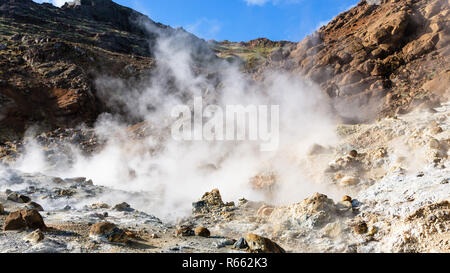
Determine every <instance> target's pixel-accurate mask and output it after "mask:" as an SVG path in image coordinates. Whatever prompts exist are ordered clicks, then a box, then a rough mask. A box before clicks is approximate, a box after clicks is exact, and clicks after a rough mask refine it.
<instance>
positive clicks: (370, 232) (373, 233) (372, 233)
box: [367, 226, 378, 236]
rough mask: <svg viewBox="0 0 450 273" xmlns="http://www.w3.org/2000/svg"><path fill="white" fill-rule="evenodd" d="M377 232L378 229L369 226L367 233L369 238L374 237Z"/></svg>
mask: <svg viewBox="0 0 450 273" xmlns="http://www.w3.org/2000/svg"><path fill="white" fill-rule="evenodd" d="M377 232H378V229H377V228H376V227H375V226H371V227H370V228H369V230H368V231H367V234H368V235H369V236H374V235H375V234H376V233H377Z"/></svg>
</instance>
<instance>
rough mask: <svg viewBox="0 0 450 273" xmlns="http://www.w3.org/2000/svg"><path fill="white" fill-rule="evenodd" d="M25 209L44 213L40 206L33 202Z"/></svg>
mask: <svg viewBox="0 0 450 273" xmlns="http://www.w3.org/2000/svg"><path fill="white" fill-rule="evenodd" d="M26 208H27V209H35V210H37V211H44V208H42V206H41V205H39V204H38V203H36V202H33V201H32V202H29V203H27V205H26Z"/></svg>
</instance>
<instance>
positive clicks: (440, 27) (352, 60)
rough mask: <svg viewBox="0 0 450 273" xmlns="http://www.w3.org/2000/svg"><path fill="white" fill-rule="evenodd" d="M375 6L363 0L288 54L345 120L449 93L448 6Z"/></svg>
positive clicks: (394, 1) (440, 0)
mask: <svg viewBox="0 0 450 273" xmlns="http://www.w3.org/2000/svg"><path fill="white" fill-rule="evenodd" d="M378 2H379V5H376V4H375V5H373V4H369V3H368V2H366V1H361V2H360V3H359V4H358V5H357V6H356V7H354V8H352V9H350V10H349V11H347V12H344V13H342V14H340V15H339V16H337V17H336V18H335V19H334V20H332V21H331V22H330V23H329V24H328V25H326V26H324V27H322V28H321V29H319V30H318V31H317V32H316V33H315V34H314V35H312V36H309V37H307V38H306V39H305V40H304V41H302V42H301V43H299V44H298V46H297V48H296V49H295V50H294V51H293V52H292V53H291V55H290V56H291V57H292V61H293V62H295V63H297V64H298V66H294V69H293V70H294V71H298V73H301V74H303V75H305V76H307V77H308V78H310V79H312V80H313V81H315V82H317V83H319V84H320V86H321V87H322V89H323V90H324V91H325V92H327V93H328V95H329V96H330V97H332V98H335V102H336V108H337V110H338V112H339V113H340V114H342V115H343V116H349V117H355V116H361V115H362V116H365V117H366V118H371V117H374V116H376V115H377V114H379V113H381V114H382V115H390V114H395V113H396V111H399V110H398V109H402V110H404V111H406V110H408V109H410V108H409V107H410V106H414V105H417V104H420V103H423V102H425V101H431V102H433V101H434V100H435V97H436V96H439V97H441V96H442V95H444V93H445V94H448V93H449V91H450V90H449V89H448V83H450V82H449V81H448V79H449V78H448V73H450V72H449V71H448V67H449V43H448V39H449V38H448V37H449V32H448V30H449V29H450V26H449V19H448V18H449V12H450V8H449V2H448V1H447V0H427V1H412V0H400V1H399V0H383V1H378ZM385 97H386V98H387V99H384V98H385ZM349 104H350V105H353V106H354V107H348V106H349ZM348 109H351V111H348ZM355 109H358V111H355ZM352 112H353V114H352ZM355 113H356V114H355Z"/></svg>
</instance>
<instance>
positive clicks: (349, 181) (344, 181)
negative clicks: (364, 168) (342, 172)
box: [341, 176, 359, 186]
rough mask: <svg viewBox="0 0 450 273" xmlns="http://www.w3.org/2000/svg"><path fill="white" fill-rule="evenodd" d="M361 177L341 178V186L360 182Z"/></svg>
mask: <svg viewBox="0 0 450 273" xmlns="http://www.w3.org/2000/svg"><path fill="white" fill-rule="evenodd" d="M358 182H359V179H358V178H356V177H353V176H346V177H344V178H342V179H341V186H352V185H356V184H358Z"/></svg>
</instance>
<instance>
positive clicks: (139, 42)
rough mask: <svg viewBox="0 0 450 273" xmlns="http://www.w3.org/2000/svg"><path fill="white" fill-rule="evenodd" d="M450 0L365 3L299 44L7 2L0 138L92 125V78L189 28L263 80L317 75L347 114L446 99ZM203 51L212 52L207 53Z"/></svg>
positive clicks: (106, 1) (70, 7)
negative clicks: (213, 35)
mask: <svg viewBox="0 0 450 273" xmlns="http://www.w3.org/2000/svg"><path fill="white" fill-rule="evenodd" d="M449 12H450V11H449V2H448V0H427V1H413V0H399V1H395V0H389V1H388V0H383V1H370V2H367V1H361V2H360V3H359V4H358V5H357V6H356V7H354V8H352V9H350V10H349V11H347V12H344V13H342V14H340V15H339V16H337V17H336V18H335V19H334V20H332V21H331V22H330V23H329V24H328V25H326V26H324V27H322V28H321V29H319V30H318V31H317V32H316V33H314V34H313V35H311V36H309V37H307V38H306V39H304V40H303V41H302V42H300V43H298V44H295V43H292V42H287V41H282V42H273V41H270V40H267V39H256V40H253V41H250V42H241V43H234V42H228V41H225V42H220V43H217V42H213V43H210V44H207V43H206V42H204V41H203V40H201V39H198V38H197V37H195V36H193V35H191V34H188V33H186V32H185V31H184V30H182V29H172V28H170V27H168V26H165V25H162V24H159V23H155V22H153V21H152V20H151V19H149V18H147V17H145V16H143V15H142V14H140V13H138V12H136V11H134V10H132V9H129V8H126V7H122V6H120V5H117V4H115V3H114V2H112V1H110V0H78V1H74V2H72V3H70V4H65V5H64V6H63V7H62V8H56V7H54V6H52V5H50V4H37V3H34V2H32V1H31V0H1V1H0V52H1V55H0V75H1V77H0V104H1V106H2V107H1V110H0V117H1V118H2V121H1V122H0V130H1V134H0V135H1V137H0V140H1V139H3V140H5V139H11V138H17V137H20V136H21V134H22V133H23V132H24V130H25V129H26V128H27V127H29V126H30V125H31V124H34V123H36V122H38V123H40V124H41V125H45V126H44V127H47V128H48V129H50V128H55V127H73V126H75V125H77V124H80V123H82V122H84V123H87V124H90V123H92V122H93V121H94V120H95V119H96V117H97V116H98V114H99V113H101V112H102V111H105V110H106V109H105V105H103V104H102V102H101V101H100V100H99V99H98V98H97V96H96V93H97V92H96V89H95V86H94V84H93V81H94V79H95V78H96V77H98V75H112V76H115V77H120V78H123V79H127V78H131V77H136V76H138V77H139V75H141V76H142V75H144V74H145V73H146V71H149V70H151V69H152V68H154V67H155V65H156V62H155V60H154V58H153V55H152V53H153V51H154V46H155V41H156V38H157V37H158V36H161V35H172V34H174V33H184V34H185V36H186V37H187V39H189V40H190V44H193V45H194V47H196V48H197V49H198V51H199V52H200V54H199V55H208V56H209V57H208V58H211V56H210V55H211V52H209V48H212V49H213V50H214V51H215V52H216V55H217V56H218V57H220V58H224V59H227V60H228V61H232V62H238V63H241V64H242V68H243V70H244V71H246V72H248V73H250V74H252V75H253V77H254V78H255V79H257V80H258V79H260V78H261V75H262V74H263V71H265V70H267V69H280V68H282V69H284V70H287V71H291V72H292V73H295V74H298V75H302V76H305V77H307V78H309V79H311V80H313V81H314V82H316V83H318V84H319V85H320V86H321V88H322V90H323V92H325V93H326V94H327V95H328V96H329V97H331V98H333V100H334V102H335V108H336V110H337V114H339V115H340V116H342V117H344V118H348V119H347V121H352V120H370V119H373V118H375V117H380V116H386V115H395V114H396V113H399V112H400V113H402V112H406V111H408V110H410V109H412V108H413V107H415V106H417V105H425V106H429V105H434V104H435V103H436V102H437V101H439V100H440V99H442V98H444V100H445V98H446V97H448V93H449V92H448V91H449V88H448V85H449V83H450V72H449V68H448V67H450V66H449V29H450V27H449V19H448V17H449V16H448V15H449ZM205 52H208V53H206V54H205Z"/></svg>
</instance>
